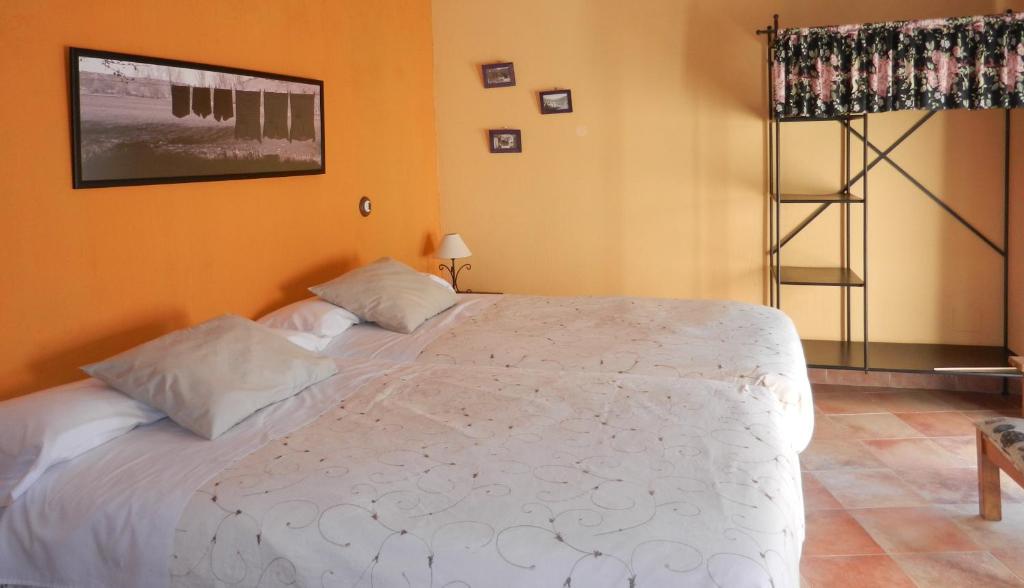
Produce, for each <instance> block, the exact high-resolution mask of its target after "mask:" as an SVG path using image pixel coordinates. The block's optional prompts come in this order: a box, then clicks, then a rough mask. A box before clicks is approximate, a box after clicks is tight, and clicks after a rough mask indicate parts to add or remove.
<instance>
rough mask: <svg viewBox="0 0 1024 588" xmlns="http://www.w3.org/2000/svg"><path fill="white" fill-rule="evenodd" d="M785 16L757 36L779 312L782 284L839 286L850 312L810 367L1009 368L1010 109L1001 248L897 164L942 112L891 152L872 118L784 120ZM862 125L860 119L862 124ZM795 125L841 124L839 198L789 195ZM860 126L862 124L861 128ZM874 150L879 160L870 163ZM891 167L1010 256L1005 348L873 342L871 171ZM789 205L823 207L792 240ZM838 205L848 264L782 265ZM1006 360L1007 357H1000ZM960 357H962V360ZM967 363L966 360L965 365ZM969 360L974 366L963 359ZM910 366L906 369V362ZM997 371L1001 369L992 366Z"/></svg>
mask: <svg viewBox="0 0 1024 588" xmlns="http://www.w3.org/2000/svg"><path fill="white" fill-rule="evenodd" d="M779 30H780V29H779V17H778V15H775V16H774V17H773V22H772V25H771V26H769V27H768V28H766V29H763V30H759V31H757V32H758V34H764V35H766V36H767V37H768V39H769V42H768V63H767V74H768V75H767V95H768V121H769V124H768V158H769V165H768V196H769V198H768V232H769V241H770V246H769V250H768V262H769V267H770V269H769V272H768V275H769V278H770V284H769V288H768V289H769V299H770V303H771V305H772V306H774V307H775V308H781V307H782V286H784V285H791V286H832V287H839V288H842V291H843V294H842V304H843V307H844V316H843V320H844V322H845V331H844V333H843V337H842V339H843V340H842V341H831V342H827V341H804V347H805V351H806V352H807V354H808V363H809V364H812V367H834V368H840V369H861V370H864V371H871V370H884V371H922V366H924V365H925V364H927V363H928V362H929V361H931V362H937V361H941V362H943V363H942V364H939V365H934V366H932V367H933V368H934V367H943V366H944V367H950V366H954V367H955V366H961V365H966V367H986V366H984V365H975V364H973V363H970V362H971V361H976V360H978V359H980V358H986V359H987V360H989V361H992V362H999V363H1001V364H1002V365H1004V366H1005V365H1006V363H1005V360H1006V359H1007V357H1008V356H1009V355H1012V354H1013V353H1012V351H1011V350H1010V348H1009V267H1010V266H1009V264H1010V255H1009V243H1010V111H1009V109H1007V110H1006V111H1005V129H1004V137H1003V141H1004V153H1003V156H1004V161H1003V239H1002V245H999V244H997V243H996V242H994V241H993V240H992V239H990V238H989V237H988V236H986V235H985V234H984V233H982V232H981V231H980V230H978V229H977V228H976V227H975V226H974V225H972V224H971V223H970V222H969V221H968V220H967V219H965V218H964V217H963V216H962V215H960V214H959V213H958V212H957V211H956V210H955V209H953V208H952V207H951V206H950V205H948V204H947V203H946V202H944V201H943V200H942V198H940V197H939V196H938V195H936V194H935V193H934V192H932V191H931V190H929V189H928V188H926V187H925V186H924V184H922V183H921V182H920V181H918V180H917V179H916V178H914V177H913V176H912V175H911V174H910V173H909V172H907V171H906V170H905V169H903V168H902V167H901V166H900V165H898V164H897V163H896V162H895V161H893V160H892V158H891V157H890V154H891V153H892V152H893V151H894V150H895V149H896V148H897V147H899V146H900V145H901V144H903V142H904V141H906V140H907V139H908V138H909V137H910V136H911V135H913V134H914V133H915V132H916V131H917V130H918V129H920V128H921V127H922V126H923V125H924V124H925V123H927V122H928V121H929V120H930V119H931V118H932V117H933V116H935V115H936V112H934V111H926V112H925V113H924V114H923V116H922V117H921V118H920V119H918V120H917V121H916V122H915V123H914V124H913V125H911V126H910V127H909V128H908V129H907V130H906V131H905V132H903V133H902V134H901V135H900V136H899V137H898V138H897V139H896V140H895V141H893V142H892V143H891V144H890V145H889V146H888V147H886V148H885V149H879V148H878V147H877V146H876V145H875V144H873V143H872V142H871V140H870V138H869V135H868V114H866V113H858V114H846V115H842V116H838V117H835V118H820V117H779V116H777V115H776V113H775V110H774V104H775V100H774V84H773V83H772V64H773V62H774V53H773V51H774V46H775V41H776V40H777V35H778V32H779ZM854 121H859V122H860V124H859V125H855V124H854ZM793 122H835V123H838V124H840V125H841V127H842V129H843V131H844V132H843V139H842V141H843V154H844V159H845V161H844V164H843V172H844V177H843V179H842V182H841V183H842V187H841V188H840V190H839V191H838V192H836V193H832V194H786V193H783V192H782V181H781V176H782V165H781V160H782V157H781V152H782V125H784V124H786V123H793ZM857 127H860V128H859V129H858V128H857ZM853 138H856V139H857V140H859V141H860V142H861V146H862V149H861V154H860V155H861V160H862V163H861V169H860V170H859V171H858V172H857V173H855V174H853V173H852V169H851V167H852V151H851V143H852V139H853ZM869 152H870V153H871V154H873V157H871V158H870V161H869ZM882 162H885V163H886V164H888V165H889V166H891V167H892V168H893V169H894V170H895V171H896V172H898V173H899V174H900V175H901V176H903V177H904V178H905V179H906V180H907V181H908V182H910V184H911V185H913V186H914V187H915V188H917V189H918V190H919V191H920V192H921V193H922V194H923V195H924V196H926V197H927V198H929V199H930V200H931V201H932V202H934V203H935V204H936V205H937V206H939V207H940V208H941V209H942V210H943V211H945V212H946V213H948V214H949V215H950V216H951V217H953V218H954V219H955V220H956V221H957V222H959V223H960V224H961V225H962V226H963V227H964V228H966V229H967V230H968V231H970V232H971V233H972V234H974V235H975V236H976V237H978V238H979V239H980V240H981V241H983V242H984V243H985V244H986V245H988V246H989V247H990V248H991V249H992V250H993V251H994V252H996V253H997V254H998V255H1000V256H1001V257H1002V261H1003V333H1002V339H1003V340H1002V347H991V346H966V345H939V344H895V343H879V342H873V341H871V339H870V336H869V332H868V318H869V316H870V315H869V312H868V308H869V307H868V201H869V199H868V173H869V172H870V171H871V170H872V169H873V168H874V167H875V166H877V165H878V164H880V163H882ZM858 182H861V190H860V193H859V194H854V193H853V192H851V189H852V187H853V186H854V185H855V184H857V183H858ZM786 204H817V205H818V206H817V207H816V208H815V209H814V210H813V211H812V212H811V213H810V214H809V215H807V216H806V217H804V218H803V219H801V220H800V222H798V223H797V224H796V225H795V226H794V227H793V228H792V229H791V230H789V231H788V232H787V233H786V234H785V235H783V234H782V232H781V225H782V211H783V209H784V208H786V207H785V206H784V205H786ZM832 205H838V206H840V207H842V221H841V223H842V224H841V226H842V229H843V230H842V231H841V235H840V239H842V240H843V246H844V247H843V249H844V251H843V259H842V261H841V265H840V267H832V268H806V267H793V266H784V265H783V264H782V254H783V249H784V247H785V246H786V244H788V243H789V242H790V241H791V240H792V239H793V238H794V237H796V236H797V235H798V234H800V232H801V231H803V230H804V229H805V228H807V226H809V225H810V224H811V223H812V222H813V221H814V220H815V219H816V218H818V217H819V216H820V215H821V214H822V213H823V212H825V211H826V210H828V209H829V208H830V207H831V206H832ZM855 208H859V209H860V213H861V215H862V220H863V224H862V227H863V231H862V236H861V238H862V247H863V248H862V252H861V255H862V274H863V275H862V276H858V275H857V274H856V273H855V272H853V270H852V269H851V251H852V249H851V242H850V237H851V231H850V228H851V227H850V224H851V223H850V219H851V212H852V211H853V210H854V209H855ZM853 288H861V289H862V292H861V294H862V296H863V309H862V315H863V316H862V319H863V327H862V328H863V332H862V333H863V340H862V341H860V342H855V341H853V339H852V324H853V320H852V309H851V304H850V302H851V301H852V298H851V295H852V294H851V289H853ZM872 349H874V350H875V351H876V352H878V353H881V356H880V358H879V361H878V362H877V363H875V362H872V359H871V358H872V355H871V353H872ZM813 355H818V356H819V357H818V358H820V359H822V360H824V363H820V362H817V361H815V359H818V358H813V357H812V356H813ZM1000 357H1001V359H1000ZM958 358H959V359H958ZM961 360H962V361H961ZM964 361H967V362H968V363H967V364H964V363H963V362H964ZM901 363H904V364H906V365H902V366H901V365H900V364H901ZM991 367H995V366H991Z"/></svg>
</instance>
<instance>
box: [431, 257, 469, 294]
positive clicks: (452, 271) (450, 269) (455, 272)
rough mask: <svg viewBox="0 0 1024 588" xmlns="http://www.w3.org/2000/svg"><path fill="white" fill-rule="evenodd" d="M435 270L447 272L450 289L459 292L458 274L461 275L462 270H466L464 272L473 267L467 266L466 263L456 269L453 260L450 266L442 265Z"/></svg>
mask: <svg viewBox="0 0 1024 588" xmlns="http://www.w3.org/2000/svg"><path fill="white" fill-rule="evenodd" d="M437 269H441V270H444V271H446V272H448V275H449V276H451V280H452V288H453V289H454V290H455V291H456V292H459V291H460V290H459V274H460V273H462V270H464V269H466V270H470V269H473V266H472V265H470V264H468V263H464V264H462V265H460V266H458V267H456V265H455V260H454V259H453V260H452V263H451V265H445V264H443V263H442V264H441V265H439V266H437Z"/></svg>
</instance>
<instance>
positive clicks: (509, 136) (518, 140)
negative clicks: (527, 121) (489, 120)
mask: <svg viewBox="0 0 1024 588" xmlns="http://www.w3.org/2000/svg"><path fill="white" fill-rule="evenodd" d="M487 133H488V136H489V137H490V142H491V153H522V152H523V134H522V132H521V131H520V130H519V129H492V130H489V131H487Z"/></svg>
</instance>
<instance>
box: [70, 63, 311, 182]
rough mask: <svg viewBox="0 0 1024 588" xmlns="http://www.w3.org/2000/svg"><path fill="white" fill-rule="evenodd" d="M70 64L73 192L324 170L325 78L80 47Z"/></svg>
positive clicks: (296, 174)
mask: <svg viewBox="0 0 1024 588" xmlns="http://www.w3.org/2000/svg"><path fill="white" fill-rule="evenodd" d="M68 64H69V67H68V92H69V109H70V123H71V161H72V187H73V188H76V189H78V188H103V187H111V186H137V185H148V184H172V183H183V182H209V181H221V180H238V179H253V178H270V177H282V176H301V175H314V174H323V173H326V171H327V152H326V141H325V139H326V137H325V134H324V93H323V88H324V83H323V80H315V79H310V78H303V77H298V76H289V75H282V74H275V73H269V72H262V71H255V70H248V69H242V68H234V67H225V66H219V65H210V64H205V63H197V62H191V61H181V60H175V59H164V58H158V57H148V56H144V55H134V54H130V53H116V52H112V51H98V50H94V49H83V48H79V47H69V48H68ZM164 76H166V79H163V77H164ZM193 79H194V80H199V81H203V83H202V84H199V83H197V84H195V85H189V82H188V80H193ZM183 80H184V81H183ZM236 84H237V85H236ZM225 86H230V87H225ZM83 87H85V88H86V90H87V91H85V92H83ZM182 87H185V88H186V89H187V92H185V91H183V90H180V89H181V88H182ZM194 90H201V92H194ZM243 92H244V94H245V95H244V97H245V98H246V100H245V101H244V102H242V101H241V98H242V97H243V95H242V93H243ZM184 94H188V97H184ZM271 95H273V97H274V102H273V104H274V109H273V115H274V116H273V117H272V118H271V116H270V113H268V112H267V110H268V108H269V104H270V103H269V102H265V99H269V97H270V96H271ZM204 101H205V102H204ZM254 101H255V103H254ZM254 104H255V106H254ZM83 108H84V111H83ZM254 108H255V110H254ZM282 109H284V110H283V112H284V115H283V117H282V114H281V113H282ZM254 113H255V114H254ZM211 114H212V115H213V117H212V120H207V117H208V116H209V115H211ZM193 116H194V117H195V119H194V120H183V119H191V118H192V117H193ZM254 116H255V119H254V118H253V117H254ZM232 120H233V122H228V121H232ZM243 125H244V126H243ZM240 127H241V130H240ZM282 140H283V141H284V142H283V141H282ZM83 147H84V149H83ZM282 152H284V155H283V156H282V154H281V153H282ZM178 170H180V173H177V172H178Z"/></svg>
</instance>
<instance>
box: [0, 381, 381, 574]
mask: <svg viewBox="0 0 1024 588" xmlns="http://www.w3.org/2000/svg"><path fill="white" fill-rule="evenodd" d="M381 373H382V369H381V367H380V366H379V365H371V364H353V365H347V366H346V367H345V368H344V370H343V373H341V374H339V375H337V376H335V377H333V378H330V379H328V380H326V381H324V382H322V383H320V384H317V385H316V386H313V387H312V388H309V389H307V390H306V391H305V392H303V393H301V394H299V395H297V396H295V397H293V398H291V399H288V400H285V401H282V402H280V403H277V404H274V405H272V406H269V407H267V408H266V409H264V410H261V411H259V412H257V413H256V414H255V415H253V416H252V417H250V418H249V419H247V420H245V421H243V422H242V423H240V424H239V425H238V426H236V427H235V428H233V429H232V430H231V431H229V432H227V433H225V434H224V435H223V436H221V437H219V438H217V439H215V440H213V441H208V440H206V439H203V438H201V437H199V436H197V435H195V434H193V433H191V432H189V431H187V430H185V429H183V428H181V427H180V426H178V425H177V424H175V423H174V422H172V421H170V420H169V419H164V420H161V421H158V422H156V423H154V424H152V425H148V426H145V427H140V428H138V429H135V430H134V431H132V432H130V433H128V434H126V435H124V436H122V437H119V438H117V439H115V440H113V441H111V442H110V443H107V444H105V445H102V446H100V447H97V448H95V449H93V450H92V451H89V452H87V453H85V454H83V455H81V456H79V457H78V458H76V459H74V460H72V461H70V462H66V463H63V464H60V465H57V466H55V467H53V468H50V469H49V470H47V472H46V473H45V474H44V475H43V477H42V478H40V480H39V481H38V482H36V484H35V485H33V486H32V488H30V489H29V491H28V492H27V493H26V494H25V495H23V496H22V497H20V498H19V499H18V500H17V501H15V502H14V504H13V505H11V506H10V507H8V508H7V509H0V584H24V585H32V586H69V587H70V586H73V587H75V588H93V587H95V588H117V587H121V586H123V587H126V588H129V587H130V588H137V587H140V586H145V587H147V588H150V587H153V588H159V587H160V586H166V585H167V583H168V575H167V561H168V556H169V554H170V553H171V549H172V540H173V537H174V528H175V524H176V523H177V522H178V519H179V517H180V516H181V513H182V511H183V509H184V507H185V505H186V504H187V503H188V501H189V499H190V498H191V497H192V495H193V493H194V492H195V491H196V489H197V488H199V487H200V486H201V485H202V484H203V483H204V482H206V481H207V480H208V479H210V478H211V477H212V476H214V475H216V474H217V473H219V472H221V471H223V470H224V468H225V467H227V466H228V465H230V464H231V463H232V462H234V461H236V460H238V459H240V458H242V457H245V456H246V455H248V454H250V453H252V452H253V451H255V450H256V449H258V448H259V447H261V446H262V445H263V444H265V443H267V442H268V441H270V440H272V439H276V438H278V437H280V436H282V435H285V434H287V433H289V432H291V431H293V430H295V429H296V428H298V427H301V426H303V425H304V424H306V423H309V422H310V421H312V420H314V419H315V418H316V417H317V416H319V415H320V414H322V413H323V412H324V411H325V410H328V409H329V408H331V407H333V406H335V405H336V403H337V402H339V401H341V400H343V399H344V398H346V397H347V396H348V395H350V394H352V393H353V392H355V391H356V390H358V389H359V388H360V387H361V386H363V385H364V384H366V383H367V382H368V381H370V380H372V379H373V378H374V377H377V376H379V375H380V374H381Z"/></svg>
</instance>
